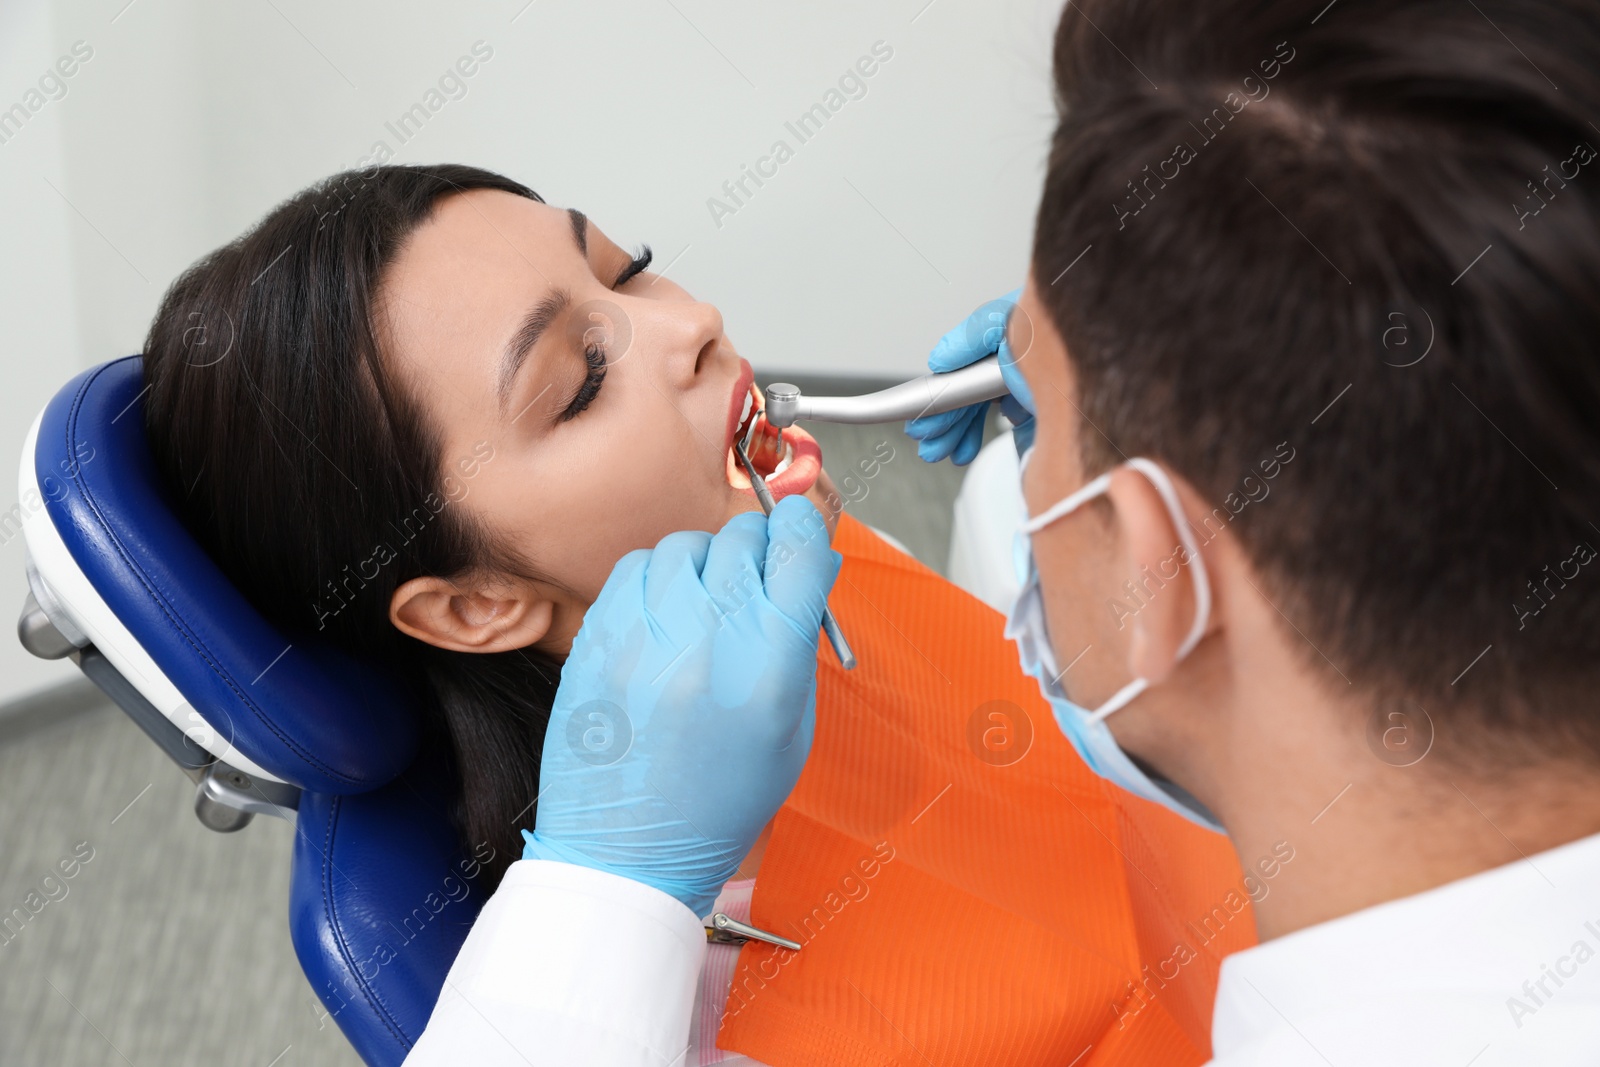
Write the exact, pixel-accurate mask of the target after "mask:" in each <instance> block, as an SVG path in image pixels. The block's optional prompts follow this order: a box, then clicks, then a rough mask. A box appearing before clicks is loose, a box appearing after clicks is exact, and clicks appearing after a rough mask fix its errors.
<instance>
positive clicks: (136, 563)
mask: <svg viewBox="0 0 1600 1067" xmlns="http://www.w3.org/2000/svg"><path fill="white" fill-rule="evenodd" d="M143 392H144V364H143V360H142V359H140V357H138V356H128V357H126V358H124V359H118V360H113V361H111V362H109V363H103V364H101V365H100V366H98V367H93V368H91V369H89V370H87V371H85V372H83V373H82V374H80V375H78V376H77V377H76V378H74V379H72V381H70V382H68V383H67V384H66V385H65V386H64V387H62V389H61V390H60V392H58V393H57V394H56V395H55V398H54V399H53V400H51V401H50V404H49V405H48V406H47V407H46V408H45V411H44V414H43V417H42V419H41V421H40V425H39V439H38V444H37V446H36V448H35V452H34V470H35V472H36V474H37V476H38V479H39V485H40V486H41V487H44V486H46V485H49V486H52V487H58V488H52V489H51V491H49V492H47V493H46V494H44V495H45V497H46V507H47V509H48V512H49V516H50V520H51V522H52V523H53V524H54V525H55V528H56V530H57V532H58V533H59V534H60V536H61V539H62V541H63V542H64V543H65V544H66V547H67V550H68V552H70V553H71V555H72V558H73V560H74V561H75V562H76V563H77V564H78V566H79V567H80V568H81V569H82V570H83V572H84V575H85V576H86V577H87V578H88V580H89V582H90V584H92V585H93V586H94V587H95V590H96V591H97V592H98V593H99V594H100V596H101V598H102V599H103V600H104V601H105V602H106V605H107V606H108V607H109V608H110V609H111V611H112V612H113V613H114V614H115V615H116V616H117V618H118V619H120V620H121V622H122V624H123V625H124V626H126V627H127V629H128V631H129V632H130V633H131V634H132V635H133V637H134V638H135V639H136V640H137V641H138V642H139V643H140V645H142V646H143V647H144V649H145V651H146V652H147V653H148V654H149V656H150V658H151V659H152V660H154V661H155V663H156V665H157V666H158V667H160V668H161V670H162V672H163V673H164V674H166V676H167V678H168V679H169V680H170V681H171V682H172V684H173V685H174V686H176V687H177V689H178V691H179V692H181V693H182V694H183V696H184V698H185V699H186V700H187V701H188V702H189V703H190V704H192V705H193V706H194V708H195V710H196V711H197V712H198V713H199V714H200V715H201V717H203V718H204V719H205V720H206V722H207V723H208V724H210V726H211V727H212V728H213V729H215V730H217V731H218V732H219V733H221V734H222V735H223V736H224V737H226V738H228V739H229V740H231V741H232V743H233V744H234V745H236V746H237V747H238V748H239V750H240V751H242V752H243V753H244V754H245V755H246V756H248V757H249V758H250V759H252V760H254V761H255V762H256V763H257V764H259V765H260V766H261V767H262V768H263V769H265V770H267V771H268V772H270V773H272V774H274V775H276V776H278V777H279V778H282V779H283V780H285V781H287V782H291V783H293V784H295V785H298V786H300V787H302V788H304V789H308V790H315V791H317V792H322V793H343V794H348V793H360V792H365V791H366V790H369V789H375V788H377V787H379V786H381V785H383V784H384V783H386V782H389V781H391V780H393V779H394V778H395V777H396V776H397V775H398V774H400V772H401V771H403V770H405V768H406V767H407V766H408V765H409V764H410V763H411V760H412V758H413V757H414V756H415V754H416V751H417V745H418V737H419V733H420V726H421V721H420V718H419V709H418V707H417V706H416V702H415V701H414V699H412V698H411V697H410V696H409V695H408V694H407V693H405V692H404V691H403V689H402V687H401V686H399V685H398V684H397V683H396V682H395V681H393V680H392V679H390V678H389V677H387V676H386V675H385V674H383V673H382V672H380V671H378V670H377V669H375V668H374V667H373V666H372V665H370V664H367V663H363V662H360V661H358V660H356V659H354V658H352V657H350V656H348V655H346V654H344V653H342V652H340V651H338V650H336V649H334V648H333V647H331V646H329V645H327V644H324V643H320V642H318V641H317V640H316V639H315V638H314V637H313V636H311V635H309V634H298V633H297V634H294V635H292V637H291V636H288V635H286V632H285V631H282V630H280V629H279V628H277V627H275V626H273V625H272V624H270V623H268V622H267V621H266V619H264V618H263V617H262V616H261V615H260V614H259V613H258V612H257V611H256V610H255V608H253V607H252V606H251V605H250V604H249V603H248V602H247V601H246V600H245V598H244V597H243V595H241V594H240V593H239V591H238V590H237V589H236V588H235V587H234V586H233V584H232V583H231V582H230V581H229V580H228V579H227V578H226V577H225V576H224V575H223V573H222V571H221V570H220V569H219V568H218V567H217V565H216V564H215V563H214V562H212V560H211V557H210V556H208V555H207V554H206V552H205V550H204V549H202V548H201V547H200V545H199V544H198V543H197V542H196V541H195V540H194V538H193V537H192V536H191V535H190V534H189V532H188V530H187V529H186V528H185V527H184V525H183V523H182V521H181V520H180V519H179V518H178V516H177V513H176V512H175V511H174V509H173V507H172V504H171V499H172V498H171V496H170V494H169V492H168V490H167V487H166V485H165V483H164V482H163V480H162V478H161V476H160V474H159V473H158V472H157V471H156V469H155V464H154V461H153V460H152V458H151V455H150V451H149V447H148V445H147V443H146V441H145V436H144V418H143V413H142V410H141V408H140V405H139V399H140V397H141V396H142V395H143ZM81 443H87V444H88V445H89V446H90V447H92V448H93V449H94V452H93V456H94V459H93V461H92V462H76V459H77V458H78V457H80V456H81V455H82V454H83V453H80V452H78V451H76V449H77V448H79V447H80V444H81ZM47 479H48V481H47ZM63 482H64V483H65V485H64V487H62V486H61V483H63Z"/></svg>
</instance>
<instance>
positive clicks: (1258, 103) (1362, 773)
mask: <svg viewBox="0 0 1600 1067" xmlns="http://www.w3.org/2000/svg"><path fill="white" fill-rule="evenodd" d="M1111 42H1115V44H1114V45H1113V44H1112V43H1111ZM1597 54H1600V22H1597V21H1596V19H1595V17H1594V13H1593V8H1592V5H1591V4H1587V3H1582V2H1579V0H1536V2H1530V0H1520V2H1518V3H1516V4H1510V3H1502V2H1496V0H1478V2H1475V3H1473V4H1465V5H1463V4H1458V3H1455V2H1453V0H1452V2H1449V3H1446V2H1443V0H1399V2H1397V0H1339V2H1337V3H1333V4H1330V3H1328V2H1327V0H1310V2H1306V3H1301V2H1297V0H1276V2H1272V3H1265V4H1262V3H1244V2H1234V0H1226V2H1220V3H1211V4H1192V3H1187V2H1179V0H1138V2H1131V0H1115V2H1112V0H1081V2H1078V3H1074V4H1072V5H1069V6H1068V7H1067V9H1066V11H1065V12H1064V14H1063V17H1062V20H1061V24H1060V27H1059V30H1058V31H1057V37H1056V41H1055V52H1054V61H1055V83H1056V84H1055V90H1056V97H1057V102H1058V106H1059V110H1060V121H1059V124H1058V128H1057V130H1056V132H1055V135H1054V138H1053V141H1052V144H1051V150H1050V157H1049V166H1048V172H1047V174H1046V177H1045V182H1044V189H1043V195H1042V199H1041V203H1040V206H1039V210H1038V214H1037V219H1036V224H1035V231H1034V243H1033V251H1032V262H1031V265H1030V267H1031V269H1030V271H1029V273H1028V279H1027V284H1026V285H1025V286H1024V288H1023V290H1022V291H1021V293H1020V297H1019V299H1018V301H1017V302H1016V304H1015V307H1014V310H1012V311H1011V313H1010V315H1009V323H1008V326H1007V332H1006V334H1005V337H1006V338H1007V339H1008V341H1009V342H1010V343H1008V344H1006V345H1005V346H1003V347H1002V346H1001V344H1000V342H1001V340H1002V336H1001V331H1000V330H999V329H993V330H989V329H985V327H986V326H987V325H988V324H987V323H986V322H984V321H979V322H976V323H973V324H971V325H970V326H969V327H967V328H963V329H958V331H956V332H955V333H954V334H952V335H951V337H950V338H948V339H947V340H946V341H945V342H942V343H941V345H940V348H939V349H937V350H936V351H935V358H934V365H935V369H951V368H953V367H955V366H959V365H961V364H962V363H963V362H966V361H968V360H970V359H974V358H977V357H978V356H981V355H983V354H985V352H986V351H989V350H992V349H994V348H999V349H1000V351H1001V355H1002V361H1003V362H1004V363H1005V365H1006V368H1007V381H1008V383H1009V384H1010V385H1011V388H1012V392H1013V397H1012V401H1011V402H1014V403H1015V404H1018V405H1021V406H1022V409H1024V410H1019V409H1017V408H1015V407H1013V408H1011V410H1012V412H1013V413H1014V414H1016V415H1017V416H1018V417H1019V418H1020V417H1021V416H1022V415H1023V414H1024V413H1025V412H1031V413H1032V414H1033V420H1032V427H1031V431H1032V435H1033V443H1032V447H1031V448H1030V449H1029V450H1028V451H1027V453H1026V456H1025V459H1024V463H1023V492H1024V496H1025V499H1026V502H1027V510H1028V513H1029V515H1030V516H1031V517H1030V518H1029V519H1028V521H1027V522H1026V523H1025V525H1024V526H1023V527H1022V530H1021V531H1020V532H1019V540H1018V549H1019V551H1018V559H1019V563H1021V564H1022V565H1023V567H1022V575H1021V576H1022V578H1023V579H1024V583H1023V586H1022V593H1021V595H1020V596H1019V598H1018V600H1017V602H1016V605H1015V606H1014V607H1013V609H1012V611H1011V615H1010V618H1009V620H1008V623H1007V628H1006V633H1007V635H1008V636H1009V637H1011V638H1012V639H1013V640H1015V642H1016V643H1017V646H1018V650H1019V653H1020V656H1021V661H1022V664H1023V667H1024V669H1025V670H1027V671H1028V672H1029V673H1030V674H1032V675H1034V676H1035V677H1036V678H1038V680H1039V683H1040V686H1041V688H1042V690H1043V692H1044V694H1045V696H1046V698H1047V699H1048V700H1049V702H1050V704H1051V706H1052V708H1053V711H1054V714H1055V718H1056V721H1057V723H1058V725H1059V726H1060V727H1061V729H1062V730H1063V731H1064V732H1065V733H1066V735H1067V736H1068V738H1070V739H1071V741H1072V742H1073V745H1074V746H1075V747H1076V749H1077V751H1078V753H1079V754H1080V755H1081V756H1082V758H1083V759H1084V760H1085V761H1086V762H1087V763H1088V765H1089V766H1091V767H1092V768H1094V769H1095V770H1096V771H1098V772H1099V773H1100V774H1102V775H1103V776H1105V777H1106V778H1107V779H1109V780H1110V781H1112V782H1114V783H1116V784H1117V785H1118V786H1120V787H1123V788H1126V789H1128V790H1131V791H1133V792H1135V793H1138V794H1140V795H1142V796H1145V797H1146V798H1148V799H1150V800H1153V801H1155V802H1156V803H1160V804H1164V805H1166V806H1168V807H1171V808H1172V809H1173V810H1175V811H1178V812H1180V813H1182V814H1184V815H1185V816H1186V817H1189V818H1191V819H1194V820H1195V821H1198V822H1201V823H1203V824H1206V825H1211V826H1213V827H1216V828H1219V829H1224V828H1225V831H1226V832H1227V833H1228V834H1229V836H1230V837H1231V839H1232V841H1233V843H1234V845H1235V848H1236V851H1237V853H1238V856H1239V860H1240V863H1241V865H1242V866H1243V867H1244V869H1245V870H1246V871H1247V872H1251V873H1255V874H1257V875H1259V876H1262V877H1270V878H1272V879H1273V881H1272V890H1271V892H1270V894H1268V895H1266V896H1264V897H1262V898H1261V899H1260V901H1259V902H1258V904H1257V906H1256V908H1255V916H1256V922H1257V924H1258V928H1259V932H1260V936H1261V940H1262V943H1261V944H1260V945H1259V946H1257V947H1255V948H1252V949H1248V950H1246V951H1244V952H1241V953H1238V954H1237V955H1235V956H1233V957H1230V958H1229V959H1228V960H1226V961H1225V962H1224V964H1223V968H1222V974H1221V980H1220V985H1219V989H1218V993H1217V1002H1216V1006H1215V1013H1214V1027H1213V1035H1212V1037H1213V1044H1214V1055H1215V1060H1214V1061H1213V1062H1214V1063H1215V1064H1216V1065H1218V1067H1241V1065H1245V1064H1252V1065H1254V1064H1261V1065H1265V1064H1273V1065H1285V1064H1307V1065H1324V1064H1338V1065H1345V1064H1361V1065H1372V1064H1394V1065H1401V1064H1404V1065H1407V1067H1412V1065H1419V1064H1439V1065H1445V1067H1469V1065H1471V1067H1491V1065H1500V1064H1527V1063H1538V1064H1541V1065H1556V1064H1578V1063H1592V1062H1594V1061H1595V1059H1596V1057H1597V1056H1600V708H1597V705H1596V698H1595V694H1596V693H1597V692H1600V569H1597V567H1596V566H1595V565H1594V561H1595V557H1596V548H1597V546H1600V525H1597V524H1600V416H1597V415H1596V413H1597V412H1600V171H1597V170H1596V167H1595V166H1594V164H1595V161H1596V156H1597V148H1596V146H1597V145H1600V130H1597V128H1596V127H1595V126H1594V125H1593V123H1594V122H1596V121H1600V72H1597V70H1596V67H1595V65H1594V62H1593V57H1594V56H1595V55H1597ZM1025 330H1026V331H1027V332H1028V334H1030V335H1031V339H1030V340H1029V343H1027V344H1026V345H1025V344H1024V343H1023V342H1024V338H1023V332H1024V331H1025ZM969 338H972V339H981V340H977V341H969ZM1013 346H1014V350H1013ZM1008 403H1010V402H1008ZM981 417H982V412H981V411H967V412H964V413H958V414H956V415H951V416H941V417H937V418H934V419H930V420H919V421H918V422H915V423H913V424H911V426H910V427H909V430H910V432H912V433H913V435H914V436H918V437H920V438H922V445H921V452H922V455H923V456H924V458H926V459H929V460H937V459H942V458H945V457H952V458H954V459H955V460H956V461H957V462H965V461H969V460H970V459H971V458H972V455H973V454H974V453H975V452H976V449H977V443H978V441H979V435H980V434H981ZM1024 421H1026V420H1024ZM809 508H810V505H809V504H807V503H806V502H804V501H803V500H800V499H798V498H790V499H788V500H785V501H783V502H782V503H781V504H780V505H779V507H778V508H777V509H776V510H775V511H774V512H773V515H772V517H771V519H770V521H769V522H763V521H761V519H760V517H759V516H742V517H740V518H739V519H736V520H734V522H733V523H730V524H729V526H728V528H726V529H724V530H723V531H722V532H721V533H719V534H717V535H716V536H715V537H711V536H709V535H705V534H674V535H672V536H671V537H669V538H667V539H666V540H665V541H663V542H662V543H661V545H660V546H658V547H657V548H656V549H655V550H653V551H652V552H641V553H634V554H633V555H630V556H629V557H627V558H625V559H624V560H623V561H622V562H621V563H620V564H619V565H618V567H617V570H616V572H615V573H614V574H613V575H612V578H611V581H610V582H609V583H608V584H607V586H606V588H605V591H604V592H603V593H602V594H601V598H600V600H599V601H598V602H597V603H596V605H595V607H594V610H593V611H592V612H591V613H590V616H589V618H588V619H587V620H586V621H585V624H584V628H583V632H582V633H581V634H580V636H579V638H578V642H577V644H576V645H575V647H574V652H573V657H572V660H571V661H570V662H569V664H568V667H567V669H566V670H564V671H563V677H562V683H561V691H560V694H559V696H558V699H557V703H556V708H555V711H554V713H553V714H552V717H551V723H550V731H551V733H550V735H549V736H551V737H557V736H561V735H562V731H564V730H566V729H567V728H568V723H569V722H571V721H572V719H573V716H575V715H578V714H579V713H580V711H581V709H583V708H584V707H585V706H586V705H587V704H589V703H591V702H593V701H597V700H604V701H608V702H612V703H615V704H618V705H620V706H622V707H625V708H626V709H627V711H628V714H629V716H630V717H631V719H632V721H633V723H634V725H635V730H636V734H635V747H634V750H633V751H632V753H630V756H629V758H628V759H626V760H623V761H621V762H619V763H616V764H613V765H610V766H604V767H595V766H590V765H587V764H584V763H582V762H581V761H578V760H576V759H575V758H573V757H572V751H573V750H572V748H571V747H569V746H567V745H565V744H559V743H552V744H546V746H545V749H544V763H543V769H542V781H544V782H546V783H549V790H550V791H549V793H548V794H547V795H546V797H545V799H543V800H542V801H541V802H540V804H539V807H538V814H537V822H536V826H535V828H534V830H533V832H532V833H531V834H529V835H528V837H529V843H528V850H527V852H526V853H525V859H524V861H522V862H523V864H524V865H525V866H524V868H523V869H524V870H526V871H527V872H528V874H527V875H526V876H519V877H518V879H516V880H515V883H514V885H515V888H514V889H513V891H512V892H510V893H508V892H507V889H506V888H502V889H501V890H500V891H499V892H497V893H496V895H495V896H494V897H493V898H492V899H491V900H490V901H489V902H488V904H487V905H486V906H485V909H484V912H483V914H482V916H481V917H480V919H479V920H478V922H477V925H476V927H475V928H474V929H473V931H472V933H471V935H470V936H469V937H468V939H467V942H466V946H465V948H464V949H463V950H462V952H461V955H460V957H459V958H458V959H457V961H456V964H455V966H454V968H453V969H452V971H451V974H450V979H449V981H448V982H447V984H446V988H445V991H444V993H443V994H442V996H441V997H440V1000H439V1003H438V1006H437V1007H436V1008H435V1011H434V1015H433V1018H432V1020H431V1021H430V1023H429V1026H428V1029H427V1032H426V1033H425V1034H424V1035H423V1038H422V1040H421V1041H420V1042H419V1044H418V1045H417V1047H416V1049H415V1051H414V1052H413V1054H412V1056H411V1058H410V1059H409V1060H408V1061H407V1062H408V1064H411V1065H412V1067H417V1065H432V1064H442V1063H447V1062H472V1063H478V1064H521V1063H533V1064H541V1065H543V1064H557V1063H561V1064H571V1063H586V1064H646V1063H671V1062H673V1060H674V1059H675V1058H676V1057H677V1056H679V1055H680V1054H681V1052H682V1049H683V1047H684V1043H685V1039H686V1035H687V1032H688V1026H689V1022H688V1018H687V1015H688V1010H689V1001H690V998H691V997H692V993H693V989H694V983H695V975H696V974H697V972H698V969H699V963H700V954H701V953H702V952H703V951H704V946H703V936H702V932H701V927H700V920H699V916H700V915H701V914H702V912H703V909H704V908H706V907H707V906H708V905H709V902H710V901H711V900H712V899H713V897H714V895H715V893H716V892H717V889H718V888H719V887H720V886H721V885H722V882H723V880H725V879H726V878H727V877H728V875H729V874H730V873H731V872H732V871H733V869H734V866H735V865H736V864H737V863H738V861H739V858H740V857H742V856H743V855H744V853H745V851H746V850H747V849H748V848H749V847H750V845H751V843H752V842H753V841H754V838H755V835H756V833H757V832H758V830H759V828H760V827H761V826H762V825H763V824H764V823H765V822H766V820H767V819H768V818H769V817H770V816H771V815H772V813H773V812H774V811H775V810H776V809H777V807H778V806H779V805H780V804H781V803H782V801H783V798H784V796H785V795H786V793H787V792H788V790H789V789H790V788H791V787H792V785H793V783H794V781H795V780H796V778H797V776H798V774H799V771H800V768H801V765H802V763H803V761H804V757H805V752H806V747H807V745H808V743H809V738H810V731H811V719H812V715H813V711H812V701H813V699H814V682H813V680H812V679H811V677H810V672H811V667H812V664H813V661H814V657H815V654H816V646H817V636H818V622H819V620H820V612H821V607H822V604H823V600H824V597H825V596H826V593H827V590H828V589H829V588H830V586H831V583H832V581H833V579H834V576H835V574H836V571H837V560H836V558H835V557H834V556H833V555H832V553H831V550H829V549H827V547H826V545H825V544H822V543H820V540H821V539H817V538H811V539H807V538H806V537H805V536H804V530H805V529H806V527H807V525H808V523H813V522H814V521H816V520H815V519H814V518H813V517H812V516H811V515H809V514H806V512H807V511H808V510H809ZM730 568H731V569H734V570H739V569H745V568H748V569H750V570H751V571H753V572H755V573H759V574H760V575H761V576H762V578H763V583H764V584H763V588H764V590H765V592H764V595H763V596H761V597H758V598H756V600H755V601H754V602H753V610H751V611H749V612H748V614H747V615H746V616H745V617H742V618H740V619H736V620H735V624H734V625H733V626H731V627H724V628H722V629H721V630H717V629H716V628H715V624H716V620H715V619H713V618H711V617H710V616H709V615H708V608H707V603H708V597H707V596H706V593H705V589H706V587H707V586H712V585H713V583H712V581H711V579H710V578H708V577H707V576H708V575H710V576H712V577H717V576H720V575H722V574H723V573H724V572H725V571H727V570H729V569H730ZM719 580H720V579H719ZM696 633H704V634H714V635H715V636H712V637H709V638H706V639H700V640H696V639H695V636H694V635H695V634H696ZM685 642H687V643H688V645H689V647H690V648H691V649H692V651H691V652H689V653H688V654H687V655H686V656H684V657H683V658H682V659H681V660H680V661H678V662H672V657H673V656H674V655H676V654H677V650H678V649H679V648H681V647H683V644H684V643H685ZM1062 665H1064V666H1062ZM657 678H659V680H656V681H654V682H652V679H657ZM713 767H714V768H716V773H714V774H708V773H703V772H704V771H705V769H706V768H713ZM663 797H665V798H669V802H665V803H664V802H663V799H662V798H663ZM1280 841H1287V842H1289V843H1290V844H1291V845H1292V847H1293V857H1294V858H1293V861H1292V862H1284V861H1283V860H1282V857H1281V855H1278V854H1277V853H1276V851H1275V848H1274V843H1275V842H1280ZM1269 870H1271V871H1272V873H1271V874H1268V873H1267V872H1268V871H1269ZM507 881H508V883H511V882H512V881H513V880H512V879H511V878H509V877H508V879H507ZM1175 980H1176V981H1182V978H1181V977H1180V978H1178V979H1175ZM1063 1067H1065V1065H1063Z"/></svg>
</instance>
